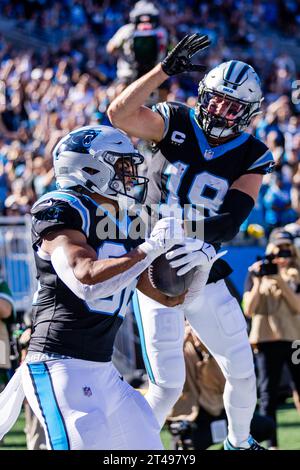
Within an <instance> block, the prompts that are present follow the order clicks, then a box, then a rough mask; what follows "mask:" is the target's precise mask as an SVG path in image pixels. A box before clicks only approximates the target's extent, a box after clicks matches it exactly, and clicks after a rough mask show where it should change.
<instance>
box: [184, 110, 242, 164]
mask: <svg viewBox="0 0 300 470" xmlns="http://www.w3.org/2000/svg"><path fill="white" fill-rule="evenodd" d="M190 120H191V123H192V125H193V128H194V132H195V134H196V138H197V140H198V144H199V147H200V149H201V153H202V155H203V158H204V159H205V160H214V159H215V158H218V157H221V156H222V155H224V154H225V153H226V152H228V151H229V150H233V149H234V148H236V147H239V146H240V145H242V144H243V143H244V142H246V140H248V139H249V137H250V134H248V133H247V132H243V133H242V134H240V135H239V136H238V137H236V138H235V139H233V140H231V141H230V142H226V143H225V144H221V145H218V146H216V147H211V146H210V145H209V143H208V142H207V139H206V137H205V134H204V132H203V130H202V129H201V127H200V125H199V123H198V120H197V118H196V116H195V110H194V109H190Z"/></svg>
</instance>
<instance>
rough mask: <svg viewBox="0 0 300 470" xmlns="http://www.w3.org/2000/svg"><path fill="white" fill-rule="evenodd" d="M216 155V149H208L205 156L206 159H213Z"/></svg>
mask: <svg viewBox="0 0 300 470" xmlns="http://www.w3.org/2000/svg"><path fill="white" fill-rule="evenodd" d="M213 156H214V151H213V150H212V149H206V150H205V152H204V158H206V160H211V158H213Z"/></svg>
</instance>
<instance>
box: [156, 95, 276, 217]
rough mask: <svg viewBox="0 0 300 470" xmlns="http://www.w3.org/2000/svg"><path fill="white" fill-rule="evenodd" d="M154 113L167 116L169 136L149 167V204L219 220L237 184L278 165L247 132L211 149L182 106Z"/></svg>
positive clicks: (168, 105)
mask: <svg viewBox="0 0 300 470" xmlns="http://www.w3.org/2000/svg"><path fill="white" fill-rule="evenodd" d="M153 109H154V111H156V112H158V113H160V114H161V116H162V117H163V119H164V121H165V133H164V137H163V139H162V140H161V141H160V142H159V143H158V144H157V146H156V148H155V153H154V156H153V160H152V162H151V166H150V168H149V174H148V177H149V180H150V181H149V193H148V203H149V204H157V203H158V202H161V203H166V204H169V205H170V204H178V203H179V204H180V206H184V205H185V204H191V205H195V206H201V207H204V208H205V215H207V216H208V215H210V216H211V215H216V214H218V210H219V208H220V206H221V204H222V202H223V200H224V197H225V195H226V193H227V191H228V189H229V188H230V186H231V185H232V183H233V182H234V181H235V180H237V179H238V178H239V177H240V176H242V175H245V174H247V173H259V174H265V173H267V172H268V171H270V169H271V168H272V167H273V165H274V161H273V157H272V154H271V152H270V151H269V149H268V148H267V147H266V145H265V144H264V143H263V142H261V141H260V140H258V139H256V138H255V137H253V136H252V135H250V134H248V133H246V132H243V133H242V134H240V135H239V136H238V137H236V138H235V139H233V140H231V141H229V142H227V143H225V144H222V145H218V146H215V147H212V146H211V145H210V144H209V143H208V141H207V139H206V137H205V134H204V132H203V130H202V129H201V127H200V125H199V123H198V121H197V119H196V117H195V113H194V109H191V108H189V107H188V106H186V105H183V104H181V103H159V104H158V105H156V106H155V107H154V108H153Z"/></svg>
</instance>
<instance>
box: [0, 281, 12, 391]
mask: <svg viewBox="0 0 300 470" xmlns="http://www.w3.org/2000/svg"><path fill="white" fill-rule="evenodd" d="M13 312H14V302H13V299H12V295H11V292H10V289H9V287H8V285H7V283H6V282H5V281H4V280H3V279H0V392H1V391H2V390H3V389H4V387H5V385H6V383H7V382H8V379H9V375H8V374H9V370H10V368H11V362H10V340H9V334H8V329H7V325H8V323H9V322H10V321H11V319H12V318H11V317H12V315H13Z"/></svg>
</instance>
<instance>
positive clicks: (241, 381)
mask: <svg viewBox="0 0 300 470" xmlns="http://www.w3.org/2000/svg"><path fill="white" fill-rule="evenodd" d="M133 304H134V311H135V315H136V319H137V324H138V327H139V332H140V336H141V344H142V349H143V356H144V361H145V366H146V368H147V372H148V375H149V378H150V381H151V383H150V387H149V391H148V393H147V394H146V396H145V398H146V400H147V401H148V403H149V404H150V406H151V407H152V409H153V411H154V413H155V416H156V418H157V420H158V421H159V423H160V424H161V425H163V424H164V421H165V419H166V416H167V415H168V414H169V413H170V411H171V409H172V407H173V406H174V404H175V403H176V401H177V399H178V398H179V396H180V394H181V391H182V388H183V385H184V381H185V366H184V357H183V338H184V317H185V316H186V318H187V320H188V321H189V323H190V324H191V326H192V327H193V329H194V330H195V332H196V333H197V335H198V337H199V338H200V340H201V341H202V342H203V344H204V345H205V346H206V347H207V349H208V350H209V351H210V353H211V354H212V355H213V356H214V358H215V359H216V361H217V363H218V364H219V366H220V368H221V369H222V372H223V374H224V376H225V378H226V386H225V390H224V396H223V397H224V407H225V410H226V412H227V417H228V429H229V433H228V437H229V440H230V442H231V443H232V444H233V445H234V446H240V445H242V444H245V443H246V441H247V439H248V437H249V429H250V422H251V419H252V416H253V412H254V409H255V405H256V378H255V373H254V364H253V356H252V351H251V347H250V344H249V340H248V335H247V329H246V321H245V318H244V315H243V313H242V311H241V309H240V307H239V304H238V302H237V300H236V299H235V298H233V297H232V295H231V294H230V292H229V290H228V288H227V286H226V284H225V282H224V281H223V280H221V281H218V282H216V283H211V284H208V285H207V286H205V288H204V289H203V291H202V292H201V294H200V295H199V299H198V301H197V302H194V303H193V306H194V308H190V309H189V310H187V309H186V310H185V311H184V310H183V308H181V307H175V308H170V307H165V306H163V305H161V304H159V303H158V302H156V301H154V300H152V299H150V298H149V297H147V296H145V295H144V294H142V293H141V292H138V296H136V294H135V296H134V299H133ZM195 306H196V307H195Z"/></svg>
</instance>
